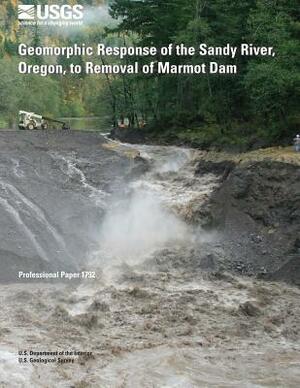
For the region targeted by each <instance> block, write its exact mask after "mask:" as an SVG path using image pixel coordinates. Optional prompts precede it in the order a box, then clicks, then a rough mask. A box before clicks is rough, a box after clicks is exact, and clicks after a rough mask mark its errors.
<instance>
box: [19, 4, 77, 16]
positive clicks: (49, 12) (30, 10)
mask: <svg viewBox="0 0 300 388" xmlns="http://www.w3.org/2000/svg"><path fill="white" fill-rule="evenodd" d="M18 19H19V20H82V19H83V6H82V5H73V6H71V5H68V4H65V5H57V4H52V5H25V4H24V5H22V4H20V5H18Z"/></svg>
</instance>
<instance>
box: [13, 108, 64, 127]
mask: <svg viewBox="0 0 300 388" xmlns="http://www.w3.org/2000/svg"><path fill="white" fill-rule="evenodd" d="M50 123H57V124H61V125H62V129H70V125H69V124H67V123H66V122H64V121H61V120H56V119H52V118H50V117H45V116H41V115H38V114H36V113H33V112H25V111H24V110H20V111H19V129H28V130H33V129H48V128H49V125H50Z"/></svg>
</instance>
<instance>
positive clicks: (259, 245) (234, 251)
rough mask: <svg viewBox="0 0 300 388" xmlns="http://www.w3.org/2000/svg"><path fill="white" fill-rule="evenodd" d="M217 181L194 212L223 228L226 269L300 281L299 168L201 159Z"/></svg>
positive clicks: (201, 170)
mask: <svg viewBox="0 0 300 388" xmlns="http://www.w3.org/2000/svg"><path fill="white" fill-rule="evenodd" d="M207 173H213V174H216V175H218V176H219V179H220V182H221V184H220V186H219V187H218V188H217V189H216V190H215V192H214V194H213V195H212V196H211V197H210V198H209V199H208V201H207V203H206V205H205V206H204V207H201V208H200V209H199V210H198V211H199V214H197V211H196V212H195V216H197V218H198V220H199V222H202V223H203V224H204V227H205V228H217V229H219V230H220V231H221V232H222V235H223V241H222V247H223V248H224V250H225V251H226V252H227V254H226V257H230V262H227V263H225V266H226V267H227V268H228V269H233V270H234V271H237V272H240V273H244V274H255V275H257V274H258V275H260V276H263V277H265V278H267V279H277V280H285V281H288V282H294V283H296V284H298V285H300V280H299V279H300V249H299V247H300V243H299V237H300V234H299V233H300V186H299V178H300V168H299V166H298V165H297V164H291V163H283V162H277V161H272V160H260V161H258V160H252V161H251V160H250V161H249V160H247V158H246V160H240V161H239V163H238V162H236V161H234V160H223V161H216V162H213V161H211V160H201V161H200V162H199V163H198V164H197V167H196V174H200V175H201V174H207Z"/></svg>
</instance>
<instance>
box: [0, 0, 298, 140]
mask: <svg viewBox="0 0 300 388" xmlns="http://www.w3.org/2000/svg"><path fill="white" fill-rule="evenodd" d="M23 3H24V4H26V3H27V1H23ZM33 3H35V2H33V1H30V2H28V4H33ZM38 3H39V4H41V3H48V2H46V1H44V2H43V1H39V2H38ZM56 3H62V2H59V1H56ZM63 3H66V1H64V2H63ZM68 3H70V4H71V3H72V1H68ZM77 3H80V4H82V5H84V6H85V10H86V12H87V14H89V13H90V14H93V13H95V12H94V11H95V10H99V9H101V12H102V13H101V14H100V13H99V15H102V14H103V12H104V13H105V23H104V22H103V20H104V19H102V16H101V17H100V16H99V17H98V18H96V17H95V18H94V19H92V18H91V20H92V21H91V22H90V21H87V22H86V23H85V24H84V26H83V28H80V29H77V30H74V31H73V32H72V33H69V32H64V33H62V32H60V31H59V29H57V31H53V30H47V29H43V28H42V27H40V28H38V27H27V28H24V27H23V28H20V26H19V25H18V21H17V2H16V1H14V0H5V1H3V2H1V5H0V15H1V19H2V20H4V23H2V24H1V26H0V76H1V77H0V117H2V119H3V118H5V119H9V120H10V121H12V120H13V118H14V117H15V115H16V110H18V109H25V110H26V109H27V110H31V111H38V112H39V113H43V114H47V115H48V114H50V115H56V116H57V115H60V116H85V115H95V116H105V117H107V125H108V126H109V125H111V124H114V125H116V123H117V122H118V120H119V119H120V118H124V117H127V118H128V121H129V125H130V126H132V127H136V128H139V127H140V123H141V122H143V123H147V126H146V128H147V130H148V131H152V132H153V133H157V134H158V135H159V136H160V135H162V136H166V137H167V136H176V137H178V138H179V139H182V140H183V142H184V141H186V142H189V143H194V144H196V145H200V146H207V145H209V144H218V145H222V144H225V145H226V144H239V143H240V144H243V143H245V144H246V145H249V146H251V144H254V143H257V142H261V143H262V144H264V143H272V142H273V143H274V142H278V141H281V139H284V138H288V137H290V136H291V135H292V134H293V133H294V132H295V131H296V130H297V127H299V122H300V117H299V109H298V108H299V100H300V99H299V94H300V72H299V68H300V43H299V42H300V41H299V37H300V22H299V20H300V18H299V16H300V15H299V4H298V1H296V0H285V1H283V0H240V1H236V0H229V1H227V0H212V1H209V2H208V1H205V0H172V1H170V0H166V1H161V0H139V1H133V0H111V1H101V0H86V1H84V0H81V1H77ZM88 20H89V19H88ZM107 20H109V22H107ZM20 43H24V44H25V45H28V46H32V47H46V46H59V47H70V46H75V45H78V46H81V45H84V44H86V45H88V46H94V47H95V49H97V47H98V49H99V47H100V51H99V52H98V54H99V56H100V58H98V61H99V65H101V66H108V65H113V64H120V63H122V64H124V65H127V66H128V65H130V64H132V63H133V62H136V61H138V62H139V63H140V64H141V65H143V64H147V63H149V62H150V61H153V58H154V60H156V61H157V62H162V65H161V66H164V62H169V63H170V64H172V65H176V66H181V68H183V69H184V68H186V66H190V65H192V66H193V67H194V68H197V66H198V67H199V65H200V64H203V63H207V64H208V62H209V61H214V62H215V63H222V64H223V65H225V66H226V65H235V66H237V67H238V69H239V71H238V74H226V75H222V74H193V73H187V74H180V75H179V74H175V72H174V74H169V75H166V74H158V73H156V74H151V75H148V76H147V75H143V74H132V75H128V74H127V75H125V74H112V75H105V74H102V75H97V76H96V75H88V76H87V75H85V74H78V75H72V76H71V75H70V76H67V77H59V76H55V75H53V76H47V77H39V76H37V75H28V76H20V74H18V72H17V62H18V45H19V44H20ZM201 43H202V44H203V45H204V46H203V52H202V55H199V56H193V57H190V56H186V57H184V56H181V57H178V56H176V55H173V56H172V57H171V58H170V57H168V58H163V57H162V56H161V55H160V50H159V49H160V48H161V47H162V46H166V45H169V44H173V45H179V44H184V45H186V46H189V47H195V48H196V49H197V50H199V45H200V44H201ZM228 44H229V45H230V46H231V47H241V45H245V50H246V49H249V47H250V48H251V45H253V46H255V47H261V46H264V47H273V48H274V51H275V52H276V55H275V56H274V57H270V56H265V55H255V56H252V57H251V56H247V57H246V56H243V55H241V53H237V54H235V55H234V56H232V55H223V56H222V57H220V53H218V52H217V51H216V52H208V51H207V50H206V51H205V47H208V48H211V49H212V48H218V47H219V48H220V47H225V46H226V45H228ZM97 45H98V46H97ZM107 47H112V49H111V50H113V53H114V54H116V55H115V56H106V55H105V54H106V52H105V50H106V49H107ZM131 47H133V48H134V47H142V48H145V52H144V54H145V55H143V56H140V55H136V53H135V52H132V53H131V55H128V56H124V55H123V52H124V54H125V51H126V52H127V53H128V51H129V48H131ZM149 47H150V48H152V49H153V52H151V55H150V56H148V51H147V50H148V49H146V48H149ZM120 48H123V51H122V52H121V49H120ZM152 49H151V50H152ZM101 50H102V51H101ZM142 50H143V49H142ZM120 53H122V59H121V58H120ZM35 54H36V53H33V54H32V55H31V56H30V57H29V58H28V59H27V60H28V62H29V63H30V64H39V65H41V64H43V63H44V62H49V63H53V61H54V63H56V64H58V65H59V64H62V65H65V64H68V63H70V61H72V62H73V63H74V62H76V63H78V64H82V65H84V62H85V61H90V60H93V58H88V59H86V58H84V57H83V56H81V55H78V56H77V57H76V58H75V57H70V56H69V57H68V56H67V55H64V53H59V54H58V55H56V56H55V57H54V58H53V57H49V58H48V57H42V56H39V55H35ZM140 130H146V129H142V128H140Z"/></svg>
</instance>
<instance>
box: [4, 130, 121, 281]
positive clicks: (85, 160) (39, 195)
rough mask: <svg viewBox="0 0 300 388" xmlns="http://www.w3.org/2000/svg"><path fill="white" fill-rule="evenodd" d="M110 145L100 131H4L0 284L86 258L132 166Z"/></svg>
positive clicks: (64, 267) (71, 264) (79, 262)
mask: <svg viewBox="0 0 300 388" xmlns="http://www.w3.org/2000/svg"><path fill="white" fill-rule="evenodd" d="M104 142H105V139H104V138H103V137H102V136H100V135H97V134H93V133H75V132H63V131H52V132H51V131H47V132H42V131H33V132H30V131H24V132H21V131H18V132H12V131H9V132H0V219H1V230H0V238H1V246H0V263H1V264H0V265H1V267H0V281H9V280H16V274H17V273H18V271H24V270H26V272H29V271H31V270H32V271H34V272H36V271H42V270H47V269H48V270H49V269H51V270H59V269H65V270H67V269H71V268H75V267H78V266H79V265H80V264H81V263H82V262H84V261H85V260H86V258H87V256H88V255H89V252H90V251H91V250H93V247H94V245H95V244H97V239H98V236H97V233H98V229H99V225H100V222H101V216H102V214H103V212H104V208H105V199H106V198H107V197H109V196H110V195H111V193H112V192H113V189H114V188H113V185H114V184H115V183H116V182H117V181H118V179H122V174H123V173H124V170H125V171H126V167H127V166H128V161H127V159H126V158H122V157H120V156H119V155H118V154H116V153H114V152H112V151H111V150H108V149H104V148H103V147H102V145H103V143H104Z"/></svg>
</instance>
